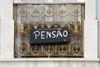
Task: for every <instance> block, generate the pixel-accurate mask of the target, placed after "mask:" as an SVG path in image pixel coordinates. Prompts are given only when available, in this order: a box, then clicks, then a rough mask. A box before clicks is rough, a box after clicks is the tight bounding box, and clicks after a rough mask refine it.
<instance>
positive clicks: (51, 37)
mask: <svg viewBox="0 0 100 67" xmlns="http://www.w3.org/2000/svg"><path fill="white" fill-rule="evenodd" d="M63 42H69V36H68V27H58V28H38V29H34V28H33V29H30V44H41V43H63Z"/></svg>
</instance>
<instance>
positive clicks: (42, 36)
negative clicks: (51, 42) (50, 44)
mask: <svg viewBox="0 0 100 67" xmlns="http://www.w3.org/2000/svg"><path fill="white" fill-rule="evenodd" d="M43 33H45V31H41V39H45V37H44V36H45V35H44V34H43Z"/></svg>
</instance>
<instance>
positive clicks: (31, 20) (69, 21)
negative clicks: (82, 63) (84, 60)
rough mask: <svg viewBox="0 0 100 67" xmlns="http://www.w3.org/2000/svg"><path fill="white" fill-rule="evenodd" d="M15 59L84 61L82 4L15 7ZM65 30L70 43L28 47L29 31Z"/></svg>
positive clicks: (22, 5) (43, 4)
mask: <svg viewBox="0 0 100 67" xmlns="http://www.w3.org/2000/svg"><path fill="white" fill-rule="evenodd" d="M14 20H15V45H14V46H15V50H14V53H15V54H14V55H15V57H83V56H84V39H83V38H84V4H80V3H79V4H78V3H77V4H76V3H75V4H74V3H58V4H57V3H53V4H49V3H38V4H36V3H35V4H14ZM51 27H56V28H57V27H68V28H69V43H52V44H38V45H36V44H34V45H31V44H30V43H29V38H30V35H29V33H30V29H31V28H35V29H37V28H51Z"/></svg>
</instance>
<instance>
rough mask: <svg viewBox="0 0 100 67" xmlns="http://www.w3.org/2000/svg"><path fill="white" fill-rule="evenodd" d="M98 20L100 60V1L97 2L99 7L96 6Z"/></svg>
mask: <svg viewBox="0 0 100 67" xmlns="http://www.w3.org/2000/svg"><path fill="white" fill-rule="evenodd" d="M96 7H97V8H96V10H97V12H96V13H97V14H96V17H97V18H96V19H97V20H98V46H99V47H98V53H99V58H100V0H97V5H96Z"/></svg>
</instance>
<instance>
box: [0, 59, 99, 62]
mask: <svg viewBox="0 0 100 67" xmlns="http://www.w3.org/2000/svg"><path fill="white" fill-rule="evenodd" d="M12 61H13V62H30V61H31V62H41V61H42V62H98V61H100V59H99V58H96V59H95V58H94V59H93V58H88V59H84V58H14V59H0V62H12Z"/></svg>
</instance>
